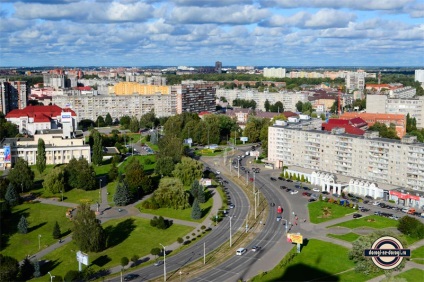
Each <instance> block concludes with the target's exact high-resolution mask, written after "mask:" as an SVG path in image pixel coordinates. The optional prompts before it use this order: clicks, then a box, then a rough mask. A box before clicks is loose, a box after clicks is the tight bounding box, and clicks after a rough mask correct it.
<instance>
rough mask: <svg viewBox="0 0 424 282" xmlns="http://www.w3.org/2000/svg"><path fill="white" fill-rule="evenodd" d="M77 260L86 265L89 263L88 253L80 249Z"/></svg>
mask: <svg viewBox="0 0 424 282" xmlns="http://www.w3.org/2000/svg"><path fill="white" fill-rule="evenodd" d="M77 261H78V262H79V263H82V264H84V265H88V255H87V254H84V253H83V252H81V251H78V252H77Z"/></svg>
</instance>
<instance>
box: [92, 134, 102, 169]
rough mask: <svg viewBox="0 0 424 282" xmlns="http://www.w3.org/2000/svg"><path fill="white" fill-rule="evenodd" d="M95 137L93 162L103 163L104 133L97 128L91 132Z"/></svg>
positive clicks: (96, 163)
mask: <svg viewBox="0 0 424 282" xmlns="http://www.w3.org/2000/svg"><path fill="white" fill-rule="evenodd" d="M91 136H92V138H93V142H94V143H93V149H92V150H93V156H92V158H91V160H92V162H93V164H95V165H101V164H102V161H103V145H102V135H101V134H100V132H98V131H97V130H93V131H92V132H91Z"/></svg>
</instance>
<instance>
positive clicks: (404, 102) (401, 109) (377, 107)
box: [366, 95, 424, 128]
mask: <svg viewBox="0 0 424 282" xmlns="http://www.w3.org/2000/svg"><path fill="white" fill-rule="evenodd" d="M366 111H367V113H383V114H384V113H386V114H402V115H405V116H406V115H407V114H408V113H409V116H410V117H413V118H415V119H416V120H417V128H423V127H424V96H419V97H417V96H415V97H414V98H408V99H402V98H390V97H388V96H387V95H367V105H366Z"/></svg>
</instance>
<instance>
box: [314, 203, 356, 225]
mask: <svg viewBox="0 0 424 282" xmlns="http://www.w3.org/2000/svg"><path fill="white" fill-rule="evenodd" d="M308 209H309V218H310V221H311V222H312V223H321V222H325V221H329V220H332V219H336V218H340V217H343V216H345V215H346V214H350V213H354V212H355V210H354V209H352V208H347V207H343V206H340V205H337V204H332V203H326V202H323V201H317V202H313V203H310V204H309V205H308Z"/></svg>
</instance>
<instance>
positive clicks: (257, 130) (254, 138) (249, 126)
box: [243, 116, 264, 143]
mask: <svg viewBox="0 0 424 282" xmlns="http://www.w3.org/2000/svg"><path fill="white" fill-rule="evenodd" d="M263 123H264V119H261V118H257V117H254V116H252V117H249V119H248V120H247V123H246V127H245V128H244V134H243V135H244V136H245V137H247V138H248V140H249V142H252V143H254V142H258V141H260V139H259V137H260V134H261V130H262V126H263Z"/></svg>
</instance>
